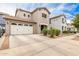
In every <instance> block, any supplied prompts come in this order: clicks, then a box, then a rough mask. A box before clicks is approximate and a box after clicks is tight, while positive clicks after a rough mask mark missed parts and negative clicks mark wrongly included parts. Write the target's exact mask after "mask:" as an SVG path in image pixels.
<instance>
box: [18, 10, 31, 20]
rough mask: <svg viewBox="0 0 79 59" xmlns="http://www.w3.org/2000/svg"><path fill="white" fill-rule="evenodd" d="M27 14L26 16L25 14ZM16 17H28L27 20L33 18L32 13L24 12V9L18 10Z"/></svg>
mask: <svg viewBox="0 0 79 59" xmlns="http://www.w3.org/2000/svg"><path fill="white" fill-rule="evenodd" d="M24 14H25V16H24ZM28 15H29V17H28ZM16 17H19V18H22V19H26V20H28V21H29V20H31V14H30V13H29V12H24V11H20V10H18V11H17V13H16Z"/></svg>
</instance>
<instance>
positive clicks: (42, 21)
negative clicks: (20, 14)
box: [32, 9, 49, 33]
mask: <svg viewBox="0 0 79 59" xmlns="http://www.w3.org/2000/svg"><path fill="white" fill-rule="evenodd" d="M42 13H44V14H46V15H47V18H44V17H42ZM32 20H33V21H35V22H36V23H37V27H36V28H37V33H41V28H40V26H41V25H47V26H49V13H48V12H47V11H46V10H44V9H41V10H37V11H36V12H34V13H33V14H32Z"/></svg>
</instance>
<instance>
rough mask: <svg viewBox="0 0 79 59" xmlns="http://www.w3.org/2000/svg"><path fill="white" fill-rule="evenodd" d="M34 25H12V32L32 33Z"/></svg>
mask: <svg viewBox="0 0 79 59" xmlns="http://www.w3.org/2000/svg"><path fill="white" fill-rule="evenodd" d="M32 33H33V26H20V25H11V34H32Z"/></svg>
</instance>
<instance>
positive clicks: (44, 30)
mask: <svg viewBox="0 0 79 59" xmlns="http://www.w3.org/2000/svg"><path fill="white" fill-rule="evenodd" d="M47 32H48V29H47V28H44V29H43V30H42V33H43V35H45V36H46V35H47Z"/></svg>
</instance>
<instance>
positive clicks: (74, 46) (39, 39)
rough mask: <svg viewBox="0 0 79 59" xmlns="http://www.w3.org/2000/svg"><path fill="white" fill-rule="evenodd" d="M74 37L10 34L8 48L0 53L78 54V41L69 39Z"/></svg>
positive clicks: (21, 54) (32, 54) (22, 54)
mask: <svg viewBox="0 0 79 59" xmlns="http://www.w3.org/2000/svg"><path fill="white" fill-rule="evenodd" d="M74 37H75V35H71V36H66V37H59V38H56V39H53V38H48V37H45V36H41V35H16V36H10V49H6V50H1V51H0V55H19V56H24V55H31V56H34V55H37V56H40V55H41V56H43V55H45V56H51V55H52V56H54V55H57V56H58V55H65V56H67V55H70V56H71V55H79V41H75V40H71V39H72V38H74Z"/></svg>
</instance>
